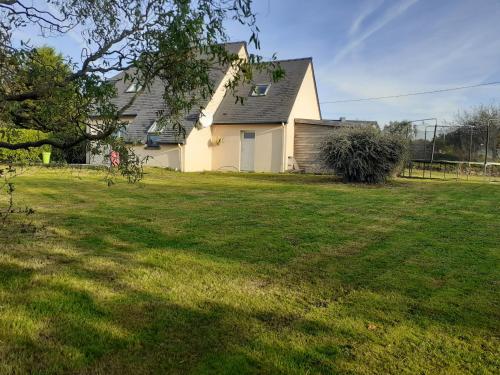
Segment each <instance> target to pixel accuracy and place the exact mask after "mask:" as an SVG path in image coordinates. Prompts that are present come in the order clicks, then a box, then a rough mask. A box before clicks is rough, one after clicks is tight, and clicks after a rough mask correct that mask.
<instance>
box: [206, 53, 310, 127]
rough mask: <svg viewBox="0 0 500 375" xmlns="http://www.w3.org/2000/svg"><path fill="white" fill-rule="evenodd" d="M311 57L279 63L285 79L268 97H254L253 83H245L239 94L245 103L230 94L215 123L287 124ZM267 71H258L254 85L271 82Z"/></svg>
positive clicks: (270, 89) (276, 84) (273, 85)
mask: <svg viewBox="0 0 500 375" xmlns="http://www.w3.org/2000/svg"><path fill="white" fill-rule="evenodd" d="M311 61H312V59H311V58H304V59H295V60H282V61H278V62H279V64H280V65H281V67H282V68H283V69H284V71H285V77H284V78H283V79H281V80H279V81H278V82H273V83H271V86H270V87H269V91H268V92H267V95H265V96H250V92H251V90H252V88H253V84H242V85H240V86H239V87H238V89H237V92H236V93H237V95H239V96H242V97H245V100H244V103H243V104H241V103H239V102H238V103H235V97H234V95H232V94H231V93H227V94H226V96H225V97H224V99H223V100H222V103H221V105H220V106H219V108H218V110H217V112H216V113H215V116H214V124H259V123H282V122H287V121H288V117H289V116H290V112H291V110H292V107H293V104H294V102H295V98H296V97H297V94H298V92H299V88H300V85H301V84H302V81H303V79H304V76H305V74H306V71H307V68H308V67H309V64H311ZM270 82H271V78H270V77H269V73H268V72H266V71H262V72H255V76H254V79H253V83H254V84H260V83H262V84H265V83H270Z"/></svg>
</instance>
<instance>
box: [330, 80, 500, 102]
mask: <svg viewBox="0 0 500 375" xmlns="http://www.w3.org/2000/svg"><path fill="white" fill-rule="evenodd" d="M498 84H500V81H494V82H486V83H479V84H477V85H470V86H459V87H452V88H449V89H441V90H431V91H420V92H411V93H407V94H397V95H388V96H375V97H371V98H358V99H343V100H332V101H327V102H321V103H320V104H333V103H349V102H364V101H368V100H381V99H394V98H403V97H406V96H416V95H426V94H438V93H440V92H448V91H457V90H464V89H472V88H474V87H481V86H491V85H498Z"/></svg>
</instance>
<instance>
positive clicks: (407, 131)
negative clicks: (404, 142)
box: [384, 120, 416, 140]
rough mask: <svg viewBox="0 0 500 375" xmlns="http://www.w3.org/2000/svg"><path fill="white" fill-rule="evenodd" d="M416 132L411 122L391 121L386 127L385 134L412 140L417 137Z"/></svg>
mask: <svg viewBox="0 0 500 375" xmlns="http://www.w3.org/2000/svg"><path fill="white" fill-rule="evenodd" d="M415 132H416V130H414V129H413V127H412V123H411V121H408V120H403V121H391V122H389V124H387V125H386V126H384V133H387V134H392V135H397V136H400V137H403V138H405V139H408V140H411V139H413V138H414V137H415Z"/></svg>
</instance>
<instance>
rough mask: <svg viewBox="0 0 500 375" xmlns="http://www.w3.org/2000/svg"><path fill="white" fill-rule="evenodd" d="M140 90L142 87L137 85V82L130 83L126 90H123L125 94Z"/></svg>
mask: <svg viewBox="0 0 500 375" xmlns="http://www.w3.org/2000/svg"><path fill="white" fill-rule="evenodd" d="M140 89H142V86H141V85H140V84H138V83H137V82H132V84H131V85H130V86H129V87H128V89H127V90H125V92H137V91H139V90H140Z"/></svg>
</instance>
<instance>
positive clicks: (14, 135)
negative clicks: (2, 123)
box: [0, 127, 46, 163]
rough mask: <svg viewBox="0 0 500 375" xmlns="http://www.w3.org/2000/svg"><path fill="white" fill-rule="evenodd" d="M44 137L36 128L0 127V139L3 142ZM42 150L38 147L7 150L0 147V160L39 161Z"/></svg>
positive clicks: (28, 140)
mask: <svg viewBox="0 0 500 375" xmlns="http://www.w3.org/2000/svg"><path fill="white" fill-rule="evenodd" d="M44 137H46V135H45V134H43V133H41V132H39V131H37V130H24V129H9V128H1V127H0V141H3V142H12V143H14V142H15V143H20V142H31V141H37V140H39V139H41V138H44ZM41 155H42V150H41V148H40V147H37V148H30V149H29V150H15V151H12V150H7V149H4V148H0V162H8V161H12V162H16V163H30V162H35V161H41Z"/></svg>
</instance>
